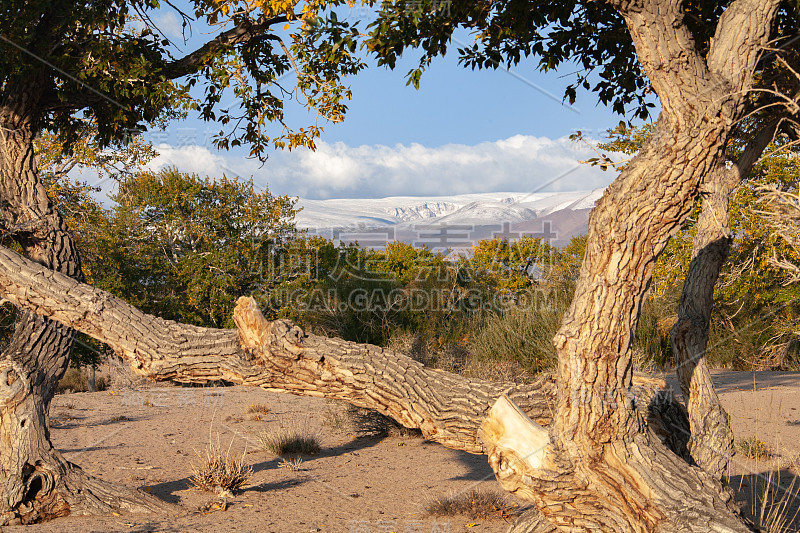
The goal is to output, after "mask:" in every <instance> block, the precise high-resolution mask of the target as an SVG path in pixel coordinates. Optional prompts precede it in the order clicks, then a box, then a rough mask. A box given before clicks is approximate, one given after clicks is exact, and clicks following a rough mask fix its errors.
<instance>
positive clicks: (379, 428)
mask: <svg viewBox="0 0 800 533" xmlns="http://www.w3.org/2000/svg"><path fill="white" fill-rule="evenodd" d="M322 423H323V424H324V425H326V426H328V427H330V428H332V429H334V430H335V431H340V432H348V433H354V434H355V435H357V436H359V437H379V438H381V437H418V436H422V432H421V431H420V430H419V429H410V428H407V427H404V426H402V425H400V424H399V423H398V422H396V421H395V420H394V419H393V418H391V417H388V416H386V415H383V414H381V413H379V412H378V411H375V410H373V409H364V408H362V407H356V406H355V405H352V404H349V403H345V402H342V401H336V400H331V401H330V402H329V403H328V405H327V406H326V409H325V414H324V415H323V421H322Z"/></svg>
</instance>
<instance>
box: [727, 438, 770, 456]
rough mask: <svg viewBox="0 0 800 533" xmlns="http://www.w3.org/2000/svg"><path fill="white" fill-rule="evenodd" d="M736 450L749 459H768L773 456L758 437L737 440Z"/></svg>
mask: <svg viewBox="0 0 800 533" xmlns="http://www.w3.org/2000/svg"><path fill="white" fill-rule="evenodd" d="M736 449H737V450H738V451H739V453H741V454H742V455H744V456H745V457H747V458H748V459H766V458H768V457H769V456H770V455H772V450H771V449H770V447H769V446H767V444H766V443H765V442H764V441H761V440H758V439H757V438H756V437H744V438H742V439H739V440H737V441H736Z"/></svg>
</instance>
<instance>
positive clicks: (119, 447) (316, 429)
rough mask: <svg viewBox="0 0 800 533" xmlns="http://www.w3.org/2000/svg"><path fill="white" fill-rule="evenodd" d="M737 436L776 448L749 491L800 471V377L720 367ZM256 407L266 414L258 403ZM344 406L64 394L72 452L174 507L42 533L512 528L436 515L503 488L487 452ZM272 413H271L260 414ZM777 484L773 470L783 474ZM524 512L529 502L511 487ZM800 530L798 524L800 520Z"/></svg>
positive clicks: (245, 392)
mask: <svg viewBox="0 0 800 533" xmlns="http://www.w3.org/2000/svg"><path fill="white" fill-rule="evenodd" d="M714 379H715V382H716V383H717V385H718V390H719V392H720V395H721V398H722V401H723V404H724V406H725V408H726V409H727V410H728V412H729V413H730V415H731V424H732V427H733V430H734V433H735V435H736V437H737V438H742V437H756V438H758V439H759V440H762V441H764V442H765V443H767V445H768V446H769V447H770V449H771V450H772V456H771V457H770V458H769V459H765V460H751V459H746V458H743V457H741V456H740V455H737V456H736V457H734V460H733V462H732V465H731V483H732V484H734V485H736V486H737V487H739V486H741V487H742V489H741V491H740V496H739V497H740V499H746V496H747V493H748V490H749V492H752V491H753V489H752V488H751V487H752V486H753V485H755V483H756V482H757V480H758V479H765V478H763V477H761V478H759V476H761V475H762V474H763V473H764V472H767V471H768V470H770V469H771V467H772V466H777V467H778V469H779V470H781V472H782V474H781V480H780V484H781V486H784V487H785V486H787V484H788V483H790V482H791V480H792V479H793V478H794V476H795V475H797V474H798V473H800V472H798V471H797V470H798V469H797V465H798V457H800V373H775V372H756V373H753V372H715V374H714ZM251 404H264V405H266V406H268V407H269V412H268V413H267V414H254V413H248V412H247V411H248V408H249V406H250V405H251ZM341 411H342V409H341V407H340V406H339V405H338V404H335V403H332V402H329V401H326V400H323V399H318V398H306V397H297V396H292V395H288V394H277V393H268V392H265V391H262V390H260V389H253V388H246V387H240V386H236V387H216V388H181V387H163V386H158V387H153V388H144V389H141V390H111V391H103V392H97V393H74V394H62V395H58V396H56V398H55V399H54V401H53V408H52V418H53V431H52V438H53V442H54V444H55V445H56V447H58V448H59V449H60V450H62V451H63V452H64V454H65V456H66V457H67V458H68V459H69V460H71V461H73V462H75V463H77V464H78V465H80V466H81V467H83V468H84V469H85V470H86V471H87V472H89V473H90V474H92V475H96V476H99V477H101V478H102V479H104V480H107V481H112V482H117V483H123V484H126V485H129V486H137V487H141V488H143V489H145V490H149V491H150V492H151V493H152V494H155V495H157V496H158V497H160V498H162V499H164V500H166V501H169V502H172V503H174V504H176V506H175V510H174V512H170V513H165V514H159V515H123V516H108V517H66V518H62V519H58V520H54V521H51V522H49V523H46V524H41V525H36V526H28V527H23V526H16V527H6V528H3V531H9V532H12V531H30V532H53V533H69V532H95V531H96V532H106V531H127V532H150V531H152V532H156V531H176V532H183V531H208V532H212V531H213V532H218V531H244V532H251V531H252V532H260V533H268V532H276V533H301V532H302V533H307V532H326V533H327V532H331V533H335V532H347V533H351V532H352V533H355V532H357V533H373V532H375V533H378V532H380V533H389V532H396V533H412V532H413V533H433V532H440V533H441V532H450V533H455V532H462V531H463V532H467V531H469V532H501V531H506V530H507V529H508V526H509V520H510V519H509V518H503V516H501V513H496V515H494V516H492V517H491V518H488V519H477V520H476V519H472V518H469V517H466V516H460V515H458V516H449V517H432V516H428V515H427V514H426V513H425V507H426V505H427V504H428V503H429V502H430V501H431V500H432V499H436V498H441V497H443V496H447V495H451V494H456V493H460V492H465V491H469V490H471V489H473V488H478V489H486V490H493V491H497V492H502V490H501V489H500V487H499V485H498V484H497V482H496V481H495V480H494V475H493V473H492V471H491V469H490V468H489V466H488V464H487V462H486V458H485V457H484V456H476V455H470V454H467V453H464V452H458V451H453V450H448V449H446V448H444V447H442V446H440V445H438V444H435V443H431V442H428V441H425V440H424V439H422V438H420V437H416V436H390V437H386V438H357V437H356V435H355V434H354V433H353V432H352V428H349V427H348V426H347V425H346V424H342V425H337V424H336V423H332V421H331V419H332V418H333V415H335V414H337V413H338V414H341ZM258 417H260V420H259V419H257V418H258ZM281 427H283V428H284V429H290V430H293V431H299V432H300V433H303V434H310V435H313V436H315V437H316V438H317V439H318V440H319V442H320V444H321V446H322V451H321V453H319V454H317V455H313V456H305V457H304V458H303V461H302V463H301V464H300V465H299V469H296V470H293V469H291V468H286V467H285V465H283V466H282V465H281V463H282V462H283V460H282V459H280V458H277V457H275V456H273V455H271V454H270V453H268V452H265V451H263V450H260V449H259V446H258V439H257V438H256V435H258V434H259V433H260V432H269V431H276V430H278V429H279V428H281ZM209 441H212V442H217V441H218V442H219V443H220V445H221V446H222V447H223V448H224V449H226V450H227V449H230V452H231V453H232V454H241V453H246V456H245V458H246V462H247V463H248V464H249V465H251V466H252V468H253V470H254V475H253V477H252V480H251V481H250V483H249V484H248V485H247V486H246V487H245V488H244V490H243V491H241V492H240V493H238V494H236V495H235V496H234V497H233V498H232V499H229V500H228V501H227V509H226V510H220V509H218V508H217V507H215V505H214V504H215V502H218V501H219V497H218V496H217V495H214V494H211V493H208V492H203V491H200V490H198V489H196V488H193V487H192V484H191V482H190V481H189V477H190V475H191V471H192V463H193V462H195V463H196V462H197V456H196V452H198V451H199V452H203V451H204V450H205V448H206V446H207V444H208V443H209ZM773 481H775V480H773ZM507 500H508V504H509V505H510V506H512V510H514V509H517V510H518V509H521V508H524V507H525V506H526V504H525V502H522V501H520V500H517V499H516V498H514V497H513V496H510V495H508V496H507ZM796 525H797V526H798V527H800V523H799V524H796Z"/></svg>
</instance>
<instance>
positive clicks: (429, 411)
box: [0, 247, 688, 454]
mask: <svg viewBox="0 0 800 533" xmlns="http://www.w3.org/2000/svg"><path fill="white" fill-rule="evenodd" d="M0 293H1V294H2V295H3V297H4V298H6V299H7V300H8V301H10V302H12V303H14V304H15V305H17V306H19V307H22V308H25V309H29V310H31V311H33V312H35V313H37V314H40V315H44V316H48V317H50V318H52V319H54V320H57V321H59V322H61V323H63V324H67V325H69V326H70V327H73V328H75V329H77V330H79V331H82V332H84V333H86V334H88V335H91V336H92V337H94V338H96V339H98V340H100V341H102V342H105V343H106V344H108V345H109V346H111V347H112V348H113V349H114V350H116V351H117V353H118V354H120V355H121V356H123V357H125V358H126V359H127V360H128V361H129V363H130V365H131V367H132V368H133V370H134V371H135V372H137V373H139V374H141V375H145V376H148V377H150V378H152V379H154V380H158V381H167V380H170V381H177V382H183V383H208V382H212V381H217V380H221V379H222V380H226V381H230V382H233V383H239V384H242V385H248V386H258V387H261V388H263V389H266V390H270V391H277V392H289V393H293V394H302V395H308V396H320V397H322V396H324V397H326V398H334V399H339V400H344V401H347V402H350V403H352V404H354V405H357V406H360V407H366V408H369V409H375V410H376V411H379V412H381V413H383V414H385V415H387V416H390V417H392V418H394V419H395V420H397V421H398V422H400V423H401V424H403V425H404V426H406V427H412V428H419V429H420V430H421V431H422V433H423V435H424V436H425V437H426V438H428V439H430V440H432V441H435V442H438V443H441V444H442V445H444V446H447V447H449V448H453V449H458V450H464V451H467V452H470V453H483V451H484V447H483V444H482V443H481V441H480V440H479V439H478V428H479V427H480V425H481V423H482V422H483V419H484V417H485V416H486V415H487V413H488V412H489V409H490V408H491V407H492V405H494V403H495V401H496V400H497V399H498V398H499V397H501V396H502V395H507V396H508V397H509V398H510V399H511V400H512V401H513V402H514V403H515V404H517V405H518V406H520V408H521V409H522V410H523V411H524V412H525V413H526V414H527V416H529V417H530V418H531V419H533V420H534V421H536V422H537V423H538V424H541V425H544V426H546V425H549V424H550V422H551V421H552V416H553V411H554V406H555V401H556V399H555V379H554V378H553V377H552V376H551V375H548V374H542V375H540V376H539V377H538V378H537V379H536V380H534V381H533V382H531V383H525V384H518V383H497V382H490V381H484V380H479V379H469V378H465V377H463V376H459V375H456V374H451V373H449V372H444V371H441V370H436V369H431V368H427V367H425V366H424V365H422V364H421V363H419V362H417V361H415V360H413V359H411V358H410V357H407V356H405V355H403V354H400V353H397V352H393V351H390V350H385V349H383V348H380V347H378V346H373V345H369V344H357V343H352V342H347V341H344V340H341V339H332V338H327V337H321V336H317V335H311V334H307V333H305V332H303V331H302V330H301V329H300V328H298V327H297V326H294V325H292V324H291V323H290V322H288V321H284V320H277V321H274V322H269V321H267V320H266V319H264V317H263V315H262V314H261V312H260V310H259V309H258V306H257V305H256V303H255V301H254V300H253V299H252V298H241V299H240V300H239V304H238V305H237V307H236V309H235V311H234V318H235V320H236V324H237V326H238V330H224V329H211V328H201V327H196V326H189V325H185V324H179V323H177V322H172V321H169V320H163V319H160V318H158V317H154V316H151V315H147V314H145V313H142V312H141V311H139V310H138V309H136V308H135V307H133V306H131V305H129V304H127V303H125V302H123V301H122V300H120V299H118V298H116V297H114V296H113V295H111V294H109V293H107V292H104V291H101V290H99V289H95V288H93V287H90V286H88V285H85V284H83V283H79V282H77V281H75V280H73V279H70V278H69V277H67V276H64V275H62V274H59V273H58V272H54V271H51V270H48V269H46V268H44V267H42V266H40V265H38V264H36V263H34V262H32V261H29V260H27V259H25V258H24V257H22V256H20V255H19V254H16V253H15V252H13V251H11V250H9V249H7V248H3V247H0ZM634 394H635V395H636V397H637V400H638V401H637V403H638V404H639V405H640V410H641V413H640V414H641V416H643V417H645V418H647V419H648V420H650V424H651V426H652V428H653V429H654V431H656V433H657V434H658V435H659V436H660V438H661V440H662V441H664V442H667V444H668V445H669V446H670V448H672V449H673V450H676V451H677V452H678V453H681V454H683V453H685V447H684V446H685V438H683V437H684V436H685V434H686V431H687V429H688V426H687V425H686V419H685V415H684V413H683V411H682V408H681V407H680V406H679V405H677V404H676V403H675V402H674V401H672V399H671V395H670V394H669V392H668V391H666V384H665V383H664V382H663V381H661V380H655V379H646V378H637V380H636V385H635V388H634ZM676 428H679V429H676Z"/></svg>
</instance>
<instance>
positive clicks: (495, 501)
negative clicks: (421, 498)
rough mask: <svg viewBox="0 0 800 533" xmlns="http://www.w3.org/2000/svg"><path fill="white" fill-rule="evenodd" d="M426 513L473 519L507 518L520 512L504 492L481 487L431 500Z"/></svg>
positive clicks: (426, 507) (426, 506)
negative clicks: (510, 502) (481, 488)
mask: <svg viewBox="0 0 800 533" xmlns="http://www.w3.org/2000/svg"><path fill="white" fill-rule="evenodd" d="M425 513H426V514H429V515H433V516H454V515H462V516H466V517H468V518H470V519H472V520H478V519H489V518H503V519H505V518H510V517H513V516H516V515H517V514H518V512H517V510H516V509H514V506H513V505H510V504H509V503H508V501H507V500H506V499H505V497H504V496H503V495H502V494H499V493H497V492H495V491H488V490H480V489H472V490H470V491H468V492H461V493H458V494H453V495H452V496H446V497H443V498H435V499H433V500H430V501H429V502H428V503H427V505H425Z"/></svg>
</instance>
